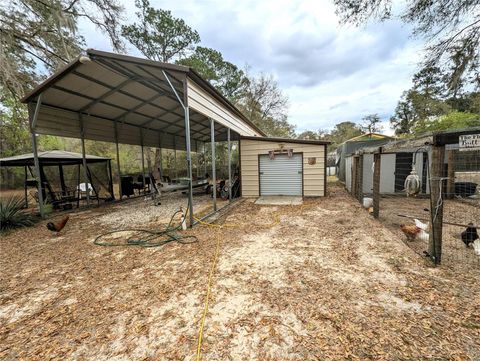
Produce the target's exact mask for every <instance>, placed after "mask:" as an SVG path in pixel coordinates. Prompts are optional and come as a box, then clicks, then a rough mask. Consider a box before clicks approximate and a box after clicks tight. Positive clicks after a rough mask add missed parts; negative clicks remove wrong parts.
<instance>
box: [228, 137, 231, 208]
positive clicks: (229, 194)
mask: <svg viewBox="0 0 480 361" xmlns="http://www.w3.org/2000/svg"><path fill="white" fill-rule="evenodd" d="M227 143H228V200H229V201H230V202H231V201H232V144H231V141H230V128H228V129H227Z"/></svg>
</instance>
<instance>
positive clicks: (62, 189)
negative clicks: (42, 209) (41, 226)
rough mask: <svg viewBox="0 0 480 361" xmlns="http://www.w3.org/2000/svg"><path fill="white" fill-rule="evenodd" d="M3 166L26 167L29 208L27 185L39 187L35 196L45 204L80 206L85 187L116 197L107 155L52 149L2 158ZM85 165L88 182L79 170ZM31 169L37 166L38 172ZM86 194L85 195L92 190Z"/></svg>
mask: <svg viewBox="0 0 480 361" xmlns="http://www.w3.org/2000/svg"><path fill="white" fill-rule="evenodd" d="M0 167H2V168H3V167H23V168H24V170H25V183H24V190H25V206H26V207H28V193H27V191H28V187H31V186H33V185H35V187H37V188H38V192H37V193H34V194H32V195H33V197H34V198H35V199H36V200H37V201H38V202H40V200H41V201H42V204H43V202H44V201H47V202H49V203H52V204H53V205H54V206H60V205H62V204H66V203H68V204H71V203H77V207H78V206H79V203H80V200H81V198H82V188H83V189H84V190H86V189H87V188H88V189H90V190H91V193H92V194H91V195H92V196H94V197H95V198H96V199H97V200H100V199H108V200H113V199H115V195H114V192H113V179H112V168H111V159H110V158H107V157H99V156H95V155H88V154H85V155H83V154H80V153H74V152H66V151H62V150H51V151H45V152H37V153H36V154H35V153H27V154H21V155H16V156H12V157H7V158H1V159H0ZM83 167H84V172H85V174H86V178H85V179H84V182H85V183H83V184H82V178H81V176H80V173H81V172H80V170H81V168H83ZM32 168H35V172H33V169H32ZM27 170H28V171H27ZM29 173H30V175H31V177H29ZM35 173H36V174H35ZM87 184H88V186H87ZM40 192H41V193H40ZM83 193H84V194H85V195H86V193H90V192H85V191H84V192H83ZM89 197H90V195H89Z"/></svg>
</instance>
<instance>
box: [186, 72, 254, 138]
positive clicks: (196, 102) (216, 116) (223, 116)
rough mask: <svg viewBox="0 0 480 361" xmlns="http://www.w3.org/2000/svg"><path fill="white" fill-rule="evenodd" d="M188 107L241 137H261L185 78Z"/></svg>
mask: <svg viewBox="0 0 480 361" xmlns="http://www.w3.org/2000/svg"><path fill="white" fill-rule="evenodd" d="M187 86H188V90H187V94H188V106H189V107H190V108H192V109H195V110H196V111H197V112H199V113H201V114H203V115H205V116H206V117H208V118H211V119H213V120H215V121H216V122H218V123H220V124H222V125H223V126H225V127H227V128H230V129H231V130H233V131H235V132H237V133H238V134H240V135H241V136H261V134H260V133H259V132H258V131H256V130H255V129H253V128H252V127H250V126H249V125H248V124H247V123H246V122H245V121H243V120H242V119H240V118H239V117H238V116H237V115H235V114H234V113H233V112H231V111H230V110H228V109H227V108H226V107H225V106H223V105H222V104H221V103H220V102H219V101H218V100H216V99H215V98H214V97H213V96H211V95H210V94H208V93H207V92H206V91H205V90H203V89H202V88H200V87H199V86H198V85H197V84H195V82H194V81H193V80H191V79H188V78H187Z"/></svg>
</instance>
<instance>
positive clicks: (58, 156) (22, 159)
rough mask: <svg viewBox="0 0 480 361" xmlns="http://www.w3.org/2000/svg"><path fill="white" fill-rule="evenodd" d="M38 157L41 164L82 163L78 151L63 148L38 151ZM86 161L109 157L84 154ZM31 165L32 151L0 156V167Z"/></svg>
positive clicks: (100, 160)
mask: <svg viewBox="0 0 480 361" xmlns="http://www.w3.org/2000/svg"><path fill="white" fill-rule="evenodd" d="M38 158H39V160H40V163H41V164H43V165H74V164H82V163H83V157H82V154H80V153H74V152H66V151H63V150H50V151H46V152H38ZM85 158H86V160H87V163H101V162H107V161H110V160H111V159H110V158H106V157H99V156H96V155H85ZM25 166H27V167H29V166H30V167H31V166H35V159H34V154H33V153H26V154H21V155H15V156H13V157H7V158H0V167H25Z"/></svg>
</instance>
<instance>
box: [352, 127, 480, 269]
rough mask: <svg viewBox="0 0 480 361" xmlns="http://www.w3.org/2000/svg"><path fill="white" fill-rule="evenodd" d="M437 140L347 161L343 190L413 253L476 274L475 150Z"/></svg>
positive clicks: (478, 159) (479, 216) (479, 192)
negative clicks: (347, 191) (472, 270)
mask: <svg viewBox="0 0 480 361" xmlns="http://www.w3.org/2000/svg"><path fill="white" fill-rule="evenodd" d="M442 136H443V138H442V137H437V136H436V135H433V136H432V137H431V141H430V142H428V141H427V142H423V143H422V142H417V143H413V144H414V146H412V144H409V143H405V142H403V143H402V146H401V147H398V146H396V147H395V146H390V147H389V146H385V147H383V148H376V149H364V150H363V151H360V152H357V154H354V155H352V156H351V157H347V159H346V163H347V169H349V170H350V174H348V172H347V177H346V178H347V183H346V187H347V189H348V190H349V192H350V193H351V194H352V196H353V197H355V198H356V199H358V201H359V202H360V203H361V204H362V205H363V206H364V207H365V208H366V209H367V210H368V211H369V212H370V213H372V214H373V216H374V217H376V218H378V219H379V220H380V221H382V222H383V223H384V224H385V225H386V226H387V227H388V228H390V229H391V230H392V231H393V232H395V233H397V234H398V236H399V238H400V239H402V240H403V241H404V242H405V243H406V244H407V245H408V246H409V247H410V248H411V249H413V250H414V251H415V252H416V253H417V254H419V255H421V256H422V257H428V258H430V259H431V260H432V262H434V263H435V264H440V263H442V264H443V265H447V266H452V267H466V268H467V269H468V268H472V267H474V268H478V269H480V239H479V234H478V231H477V227H479V226H480V150H479V149H473V150H472V149H468V148H466V149H465V148H462V147H461V146H459V140H458V139H459V135H457V136H456V137H455V136H454V137H452V136H451V135H450V137H445V136H444V135H442ZM439 139H440V141H439ZM445 139H446V141H445ZM441 140H444V141H441Z"/></svg>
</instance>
